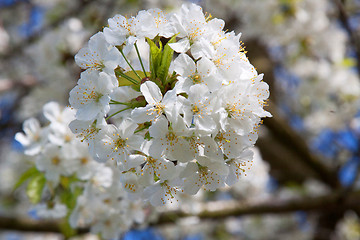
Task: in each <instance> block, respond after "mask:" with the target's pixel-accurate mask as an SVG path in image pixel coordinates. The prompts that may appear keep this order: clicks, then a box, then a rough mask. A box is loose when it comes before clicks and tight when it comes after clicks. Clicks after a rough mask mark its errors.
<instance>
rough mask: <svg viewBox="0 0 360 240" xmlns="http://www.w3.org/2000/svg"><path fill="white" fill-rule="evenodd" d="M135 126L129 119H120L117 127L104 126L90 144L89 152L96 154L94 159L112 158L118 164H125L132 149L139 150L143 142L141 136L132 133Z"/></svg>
mask: <svg viewBox="0 0 360 240" xmlns="http://www.w3.org/2000/svg"><path fill="white" fill-rule="evenodd" d="M136 128H137V124H135V123H134V122H133V121H132V120H130V119H125V120H124V121H122V122H121V124H120V125H119V127H116V126H115V125H112V124H110V125H107V126H104V127H103V128H102V129H101V130H100V132H99V133H98V135H97V136H96V137H95V141H93V145H92V146H90V147H93V148H94V151H91V152H93V153H95V154H96V156H93V157H94V158H95V160H98V161H100V162H105V161H107V160H114V161H116V162H117V163H118V164H119V165H121V164H122V163H124V164H125V163H126V162H127V161H128V160H129V156H130V154H131V153H132V150H140V147H141V145H142V143H143V142H144V139H143V137H141V136H139V135H134V131H135V129H136Z"/></svg>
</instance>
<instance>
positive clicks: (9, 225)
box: [0, 191, 360, 233]
mask: <svg viewBox="0 0 360 240" xmlns="http://www.w3.org/2000/svg"><path fill="white" fill-rule="evenodd" d="M359 201H360V191H356V192H351V193H349V194H348V196H347V198H346V199H341V192H333V193H330V194H328V195H325V196H321V197H303V198H301V199H294V200H276V199H273V200H271V201H267V202H264V203H257V204H249V203H241V202H238V201H217V202H210V203H206V204H204V205H203V207H202V209H201V211H200V212H199V213H197V214H193V213H188V212H184V211H181V210H177V211H168V212H164V213H161V214H160V216H159V218H158V219H157V220H156V221H155V222H153V223H152V225H162V224H169V223H175V222H176V221H177V220H179V219H180V218H184V217H191V216H196V217H198V218H200V219H202V220H205V219H212V220H214V219H215V220H216V219H223V218H227V217H233V216H244V215H259V214H284V213H292V212H295V211H306V212H328V211H333V210H339V211H342V210H346V209H357V208H358V207H359ZM0 229H6V230H16V231H32V232H61V227H60V223H59V222H57V221H54V220H52V221H34V220H29V219H25V218H14V217H0ZM88 230H89V229H80V230H79V231H78V232H79V233H85V232H86V231H88Z"/></svg>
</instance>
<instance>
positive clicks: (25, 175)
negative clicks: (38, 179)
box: [13, 166, 41, 191]
mask: <svg viewBox="0 0 360 240" xmlns="http://www.w3.org/2000/svg"><path fill="white" fill-rule="evenodd" d="M39 174H41V173H40V172H39V170H37V168H36V167H35V166H34V167H32V168H29V169H28V170H27V171H25V172H24V173H23V174H22V175H21V176H20V178H19V180H18V181H17V182H16V183H15V185H14V189H13V191H15V190H16V189H17V188H18V187H20V186H21V185H22V184H23V183H24V182H25V181H26V180H28V179H30V178H32V177H34V176H36V175H39Z"/></svg>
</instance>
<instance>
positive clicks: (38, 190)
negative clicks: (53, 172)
mask: <svg viewBox="0 0 360 240" xmlns="http://www.w3.org/2000/svg"><path fill="white" fill-rule="evenodd" d="M45 183H46V179H45V176H44V174H40V175H36V176H35V177H33V178H32V179H31V180H30V181H29V184H28V185H27V188H26V195H27V196H28V197H29V199H30V202H31V203H33V204H36V203H38V202H40V200H41V194H42V191H43V189H44V186H45Z"/></svg>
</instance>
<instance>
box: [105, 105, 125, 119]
mask: <svg viewBox="0 0 360 240" xmlns="http://www.w3.org/2000/svg"><path fill="white" fill-rule="evenodd" d="M128 109H131V107H127V108H124V109H121V110H120V111H117V112H116V113H113V114H111V115H110V116H108V117H107V118H105V120H108V119H109V118H111V117H113V116H115V115H116V114H118V113H121V112H123V111H125V110H128Z"/></svg>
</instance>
